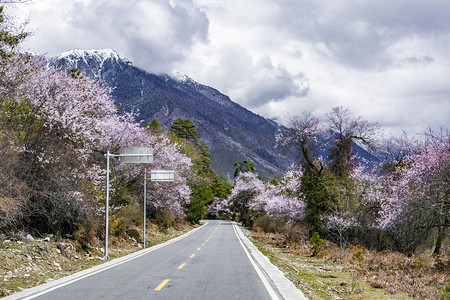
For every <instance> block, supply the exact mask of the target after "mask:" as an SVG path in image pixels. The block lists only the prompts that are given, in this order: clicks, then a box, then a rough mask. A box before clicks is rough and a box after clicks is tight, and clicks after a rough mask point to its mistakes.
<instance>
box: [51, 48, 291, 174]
mask: <svg viewBox="0 0 450 300" xmlns="http://www.w3.org/2000/svg"><path fill="white" fill-rule="evenodd" d="M49 65H51V66H54V67H57V68H61V69H66V70H70V69H71V68H77V69H79V70H80V71H81V72H82V73H83V74H84V76H86V77H88V78H90V79H91V80H94V81H95V80H103V81H104V82H105V83H106V84H107V85H108V86H110V87H111V88H113V91H112V97H113V99H114V101H115V102H116V105H117V106H118V107H119V108H121V109H123V110H124V111H132V110H134V111H136V110H139V113H140V116H141V118H142V119H143V120H144V121H150V120H151V119H157V120H158V122H159V123H160V124H161V126H162V127H163V128H166V129H169V128H170V125H171V124H172V123H173V121H174V120H175V119H176V118H189V119H191V121H192V122H193V123H194V124H195V125H196V127H197V130H198V132H199V138H200V139H202V140H204V141H205V142H206V144H207V145H208V146H209V148H210V152H211V154H212V156H211V161H212V167H213V169H214V171H215V172H217V173H218V172H220V171H223V172H224V173H225V174H226V173H228V174H230V173H231V174H233V172H234V166H233V164H234V162H235V161H238V160H239V161H243V160H245V159H247V158H250V159H252V160H253V161H254V162H255V164H256V168H257V173H258V175H260V176H261V177H263V178H269V177H272V176H274V175H277V176H281V175H282V174H283V173H284V171H285V170H286V168H287V166H289V165H290V164H291V163H292V162H293V159H294V158H293V157H292V156H290V157H289V156H287V155H285V154H281V153H279V151H277V150H276V149H275V138H274V134H275V131H276V130H277V128H278V126H277V124H276V123H275V122H274V121H272V120H267V119H266V118H264V117H262V116H259V115H257V114H254V113H253V112H251V111H250V110H248V109H246V108H245V107H242V106H241V105H239V104H237V103H235V102H233V101H232V100H231V99H230V98H229V97H228V96H227V95H225V94H222V93H221V92H220V91H218V90H217V89H215V88H213V87H209V86H206V85H203V84H201V83H198V82H196V81H195V80H193V79H192V78H190V77H189V76H187V75H180V74H176V75H168V74H160V75H157V74H154V73H150V72H147V71H144V70H142V69H139V68H137V67H135V66H133V64H132V63H131V62H130V61H129V60H127V59H126V58H124V57H123V56H121V55H119V54H118V53H117V52H116V51H114V50H112V49H103V50H79V49H78V50H71V51H67V52H64V53H62V54H60V55H58V56H56V57H53V58H50V60H49Z"/></svg>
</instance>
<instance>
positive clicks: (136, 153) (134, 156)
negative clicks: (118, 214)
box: [103, 147, 153, 260]
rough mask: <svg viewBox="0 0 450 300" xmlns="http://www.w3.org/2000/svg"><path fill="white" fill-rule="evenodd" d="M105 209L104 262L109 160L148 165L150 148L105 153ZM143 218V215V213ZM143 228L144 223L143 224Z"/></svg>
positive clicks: (107, 213) (133, 148)
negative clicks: (113, 158)
mask: <svg viewBox="0 0 450 300" xmlns="http://www.w3.org/2000/svg"><path fill="white" fill-rule="evenodd" d="M105 156H106V209H105V256H104V257H103V259H104V260H107V259H109V257H108V232H109V173H110V171H109V158H110V157H120V158H121V160H120V161H121V162H122V163H139V164H150V163H152V162H153V149H152V148H136V147H130V148H120V154H112V153H110V152H109V151H107V152H106V154H105ZM144 218H145V213H144ZM144 226H145V222H144Z"/></svg>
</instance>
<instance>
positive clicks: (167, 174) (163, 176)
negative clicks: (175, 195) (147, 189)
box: [150, 170, 175, 181]
mask: <svg viewBox="0 0 450 300" xmlns="http://www.w3.org/2000/svg"><path fill="white" fill-rule="evenodd" d="M174 179H175V173H174V171H173V170H152V171H151V172H150V180H151V181H174Z"/></svg>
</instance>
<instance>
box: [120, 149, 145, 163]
mask: <svg viewBox="0 0 450 300" xmlns="http://www.w3.org/2000/svg"><path fill="white" fill-rule="evenodd" d="M118 156H119V157H120V162H121V163H125V164H151V163H152V162H153V149H152V148H139V147H130V148H120V154H119V155H118Z"/></svg>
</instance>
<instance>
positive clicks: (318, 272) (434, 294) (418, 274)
mask: <svg viewBox="0 0 450 300" xmlns="http://www.w3.org/2000/svg"><path fill="white" fill-rule="evenodd" d="M246 234H247V236H248V237H249V238H250V240H251V241H252V242H253V243H254V244H255V246H256V247H258V249H259V250H260V251H261V252H262V253H263V254H264V255H266V256H267V257H268V258H269V259H270V261H271V262H272V263H273V264H274V265H275V266H277V267H278V268H279V269H280V270H281V271H283V272H284V273H285V275H286V277H287V278H288V279H289V280H291V281H292V282H293V283H294V284H295V285H296V286H297V287H298V288H299V289H300V290H302V291H303V293H304V294H305V295H306V296H307V297H308V298H309V299H440V295H441V291H442V288H443V286H445V284H446V282H448V281H449V280H450V273H448V267H449V261H448V257H446V258H445V259H442V258H441V261H440V258H433V260H432V259H431V258H430V257H427V256H417V257H412V258H407V257H406V256H403V255H400V254H398V253H376V252H373V251H368V250H367V249H364V250H363V251H362V252H361V253H362V254H361V253H360V254H358V255H356V256H355V253H356V252H355V253H354V252H352V249H347V250H346V256H345V258H344V260H343V262H342V263H341V262H340V259H339V258H338V257H339V250H338V248H337V247H336V245H333V244H331V243H326V244H325V245H324V247H323V249H322V252H321V255H320V256H319V257H311V255H310V254H311V245H310V243H309V242H300V243H291V244H288V243H281V244H280V243H277V238H276V237H273V234H267V233H262V232H254V231H247V232H246ZM442 260H444V261H442Z"/></svg>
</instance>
